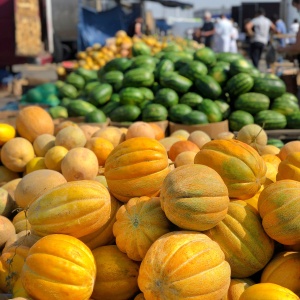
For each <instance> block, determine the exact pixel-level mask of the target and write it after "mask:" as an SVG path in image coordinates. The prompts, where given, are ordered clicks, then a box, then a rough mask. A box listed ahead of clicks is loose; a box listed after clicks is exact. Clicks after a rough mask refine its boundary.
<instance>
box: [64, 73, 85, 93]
mask: <svg viewBox="0 0 300 300" xmlns="http://www.w3.org/2000/svg"><path fill="white" fill-rule="evenodd" d="M66 83H68V84H71V85H73V86H75V88H76V89H77V90H78V91H81V90H82V89H83V88H84V86H85V80H84V78H83V77H82V76H80V75H78V74H76V73H75V72H72V73H70V74H69V75H68V76H67V78H66Z"/></svg>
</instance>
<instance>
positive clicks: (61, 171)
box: [0, 57, 300, 300]
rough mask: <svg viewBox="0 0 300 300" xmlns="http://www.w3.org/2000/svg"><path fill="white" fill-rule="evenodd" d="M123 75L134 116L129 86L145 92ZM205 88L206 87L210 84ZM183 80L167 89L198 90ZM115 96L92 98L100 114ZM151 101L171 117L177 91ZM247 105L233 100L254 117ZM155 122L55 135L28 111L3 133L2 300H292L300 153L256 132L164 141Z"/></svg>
mask: <svg viewBox="0 0 300 300" xmlns="http://www.w3.org/2000/svg"><path fill="white" fill-rule="evenodd" d="M207 61H209V59H208V57H207ZM237 69H238V68H237V67H236V69H235V72H237V71H236V70H237ZM132 70H133V71H135V70H136V69H132ZM138 72H140V70H138ZM139 74H140V73H139ZM175 74H176V76H177V75H178V74H177V73H175ZM240 74H241V73H238V74H236V75H234V76H239V75H240ZM130 75H131V76H129V79H128V80H129V82H130V85H131V86H128V87H126V88H127V89H130V90H129V96H128V95H127V92H128V90H123V92H122V94H123V95H122V97H123V99H126V101H127V102H128V103H126V104H123V106H126V107H129V111H130V108H132V106H133V104H131V101H138V100H136V99H139V95H140V92H141V91H140V90H139V89H140V88H138V87H137V86H132V80H133V79H135V80H136V81H137V80H138V81H139V82H146V83H147V82H150V79H151V76H149V77H145V76H144V77H143V76H141V74H140V76H137V77H135V76H133V75H132V73H131V74H130ZM125 76H126V75H125ZM153 76H155V75H153ZM178 76H181V75H178ZM204 76H206V77H202V76H201V77H199V78H197V79H196V81H197V80H198V79H200V81H197V82H198V83H199V85H201V86H202V85H203V86H205V84H207V82H208V83H209V84H210V81H209V80H210V78H209V79H208V80H207V75H204ZM182 77H183V76H182ZM175 78H176V77H175ZM183 78H185V79H180V80H182V83H183V84H182V85H181V86H179V87H178V86H176V85H175V84H174V82H173V79H172V80H171V81H170V82H172V84H173V87H175V88H176V89H177V90H178V89H180V90H182V91H183V90H186V87H187V86H188V84H187V83H188V82H192V80H190V79H189V78H187V77H183ZM232 78H234V77H232ZM135 80H133V82H135ZM272 80H278V79H272ZM249 82H250V81H249ZM252 82H254V80H252ZM95 83H96V84H97V85H98V84H99V83H98V81H96V82H95ZM103 85H104V87H103ZM109 86H111V84H108V83H102V84H101V85H100V89H98V90H97V89H95V90H97V96H98V95H102V96H101V97H95V94H94V101H96V100H97V102H98V103H100V102H102V101H105V100H101V99H107V98H108V97H107V93H108V91H110V90H111V89H110V88H109ZM246 86H247V85H246V84H245V85H244V88H245V87H246ZM112 89H113V88H112ZM132 89H133V90H132ZM134 89H137V90H134ZM204 90H205V91H206V92H207V93H211V91H210V90H209V89H208V88H207V89H204ZM144 91H145V90H144ZM146 91H147V90H146ZM159 91H160V93H159V94H158V96H159V98H160V97H161V98H160V99H162V100H161V101H162V102H163V101H164V103H165V105H162V104H159V103H153V104H148V105H146V106H145V108H146V107H148V106H150V105H155V106H157V105H161V106H162V107H163V108H164V109H165V111H167V114H168V112H169V110H168V108H169V109H170V108H174V106H170V103H172V102H173V101H174V99H177V98H176V96H175V95H176V94H175V92H176V91H175V90H174V88H170V87H165V88H161V89H159ZM165 93H167V95H168V97H165ZM177 93H179V92H177ZM188 93H193V92H190V91H188V92H187V93H185V95H186V96H185V101H186V103H190V104H192V106H190V105H188V104H186V103H181V104H180V105H183V107H185V106H186V107H188V108H189V109H190V112H189V113H192V112H199V113H201V112H202V111H200V110H196V109H194V107H196V106H200V105H202V107H203V111H205V109H207V106H208V107H210V105H212V104H211V103H213V104H215V101H216V100H213V99H206V98H204V99H203V100H202V101H200V103H197V101H198V100H197V97H190V94H188ZM249 93H257V92H249ZM249 93H248V95H247V94H246V93H245V94H243V95H244V96H243V97H242V100H240V101H241V102H242V103H243V101H245V106H246V104H247V105H248V107H251V104H252V103H253V102H255V100H254V101H252V97H253V94H250V95H249ZM272 93H275V90H273V91H272ZM130 95H134V97H133V98H132V97H130ZM177 95H178V94H177ZM196 95H197V96H199V94H196ZM211 95H212V94H211ZM192 96H193V95H192ZM199 97H200V96H199ZM254 97H255V95H254ZM260 97H261V99H262V102H263V103H260V104H261V107H262V106H263V105H266V103H268V101H267V100H266V97H267V96H266V95H262V96H260ZM279 97H286V94H285V96H279ZM211 98H214V97H211ZM215 98H216V99H219V97H217V96H216V97H215ZM198 99H199V98H198ZM247 99H250V100H249V101H247ZM166 100H168V101H166ZM71 101H72V100H71ZM74 101H76V100H74ZM82 101H83V100H82ZM109 101H110V102H109ZM149 101H155V100H149ZM83 102H84V103H87V104H88V105H89V104H91V103H89V102H86V101H83ZM106 102H107V103H114V101H112V100H106ZM73 103H74V102H73ZM75 103H76V102H75ZM116 103H118V102H116ZM273 103H274V102H273ZM91 105H92V104H91ZM119 107H122V106H118V107H117V108H116V109H118V108H119ZM136 107H137V108H139V106H136ZM73 109H74V110H76V106H75V108H73ZM119 109H120V108H119ZM139 109H140V110H141V108H139ZM253 109H254V106H253V107H252V111H255V109H254V110H253ZM94 111H95V110H92V111H91V112H94ZM262 111H266V110H262ZM237 112H238V111H237ZM202 113H203V114H204V115H205V116H206V118H207V119H210V120H215V119H214V118H217V117H216V116H217V113H216V112H215V113H211V114H210V111H208V110H207V111H206V113H205V112H202ZM258 113H259V112H258ZM174 114H175V115H176V116H177V118H180V113H179V111H176V110H175V111H174ZM151 116H152V115H151V114H150V118H149V120H147V122H144V121H143V120H139V121H132V123H131V124H130V125H129V126H128V127H116V126H109V125H106V126H102V127H101V126H100V125H101V123H97V122H95V124H94V123H93V124H91V123H85V122H81V123H75V122H73V121H71V120H70V119H69V120H62V121H61V122H59V123H56V124H55V122H54V120H53V119H52V118H51V116H50V113H49V112H47V111H46V110H44V109H43V108H41V107H39V106H33V105H31V106H30V105H29V106H26V107H25V108H23V109H21V110H20V111H19V112H18V114H17V117H16V122H15V124H14V126H12V125H8V124H0V141H1V156H0V158H1V165H0V195H1V197H0V199H1V201H0V224H1V226H0V247H1V254H0V292H1V293H3V294H9V295H10V296H8V297H9V298H7V299H16V300H17V299H27V300H30V299H31V300H38V299H47V300H57V299H66V300H68V299H70V300H71V299H72V300H74V299H76V300H77V299H78V300H88V299H90V300H98V299H99V300H100V299H101V300H102V299H128V300H138V299H145V300H152V299H188V298H191V297H192V298H194V299H199V300H201V299H206V300H217V299H231V300H249V299H255V300H276V299H279V298H280V299H295V300H299V296H300V252H299V250H300V248H299V245H300V222H299V209H300V205H299V201H298V200H299V193H300V182H299V181H300V176H299V174H300V169H299V166H300V156H299V153H300V141H290V142H287V143H283V142H282V141H280V140H276V139H269V138H268V135H267V132H266V131H265V130H264V128H263V127H262V126H260V125H258V124H247V125H244V126H243V127H242V128H240V129H239V130H238V132H237V133H233V132H222V133H220V134H219V136H218V138H214V139H211V137H210V136H209V135H208V134H206V133H205V132H203V131H201V130H195V131H193V132H191V133H190V132H188V131H186V130H183V129H181V130H176V131H174V132H173V133H171V134H170V135H169V136H168V135H167V134H166V132H167V131H165V128H164V129H163V128H162V127H160V126H161V125H160V123H156V122H150V121H152V120H151V119H152V118H153V117H151ZM110 117H111V116H110ZM255 117H257V115H255ZM278 297H279V298H278Z"/></svg>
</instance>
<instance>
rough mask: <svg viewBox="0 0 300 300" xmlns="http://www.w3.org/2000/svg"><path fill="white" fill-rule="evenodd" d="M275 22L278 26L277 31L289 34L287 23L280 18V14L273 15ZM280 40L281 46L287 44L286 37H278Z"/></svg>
mask: <svg viewBox="0 0 300 300" xmlns="http://www.w3.org/2000/svg"><path fill="white" fill-rule="evenodd" d="M272 19H273V22H274V24H275V26H276V30H277V32H278V33H279V34H287V30H286V25H285V23H284V22H283V20H281V19H280V18H279V16H278V15H276V14H275V15H273V18H272ZM277 40H278V42H279V45H280V46H281V47H284V46H285V44H286V43H285V41H286V39H285V38H279V39H277Z"/></svg>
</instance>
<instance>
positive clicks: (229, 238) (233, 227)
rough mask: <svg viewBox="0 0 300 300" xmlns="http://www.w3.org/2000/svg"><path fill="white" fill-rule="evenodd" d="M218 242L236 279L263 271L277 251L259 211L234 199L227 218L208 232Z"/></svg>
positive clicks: (230, 204)
mask: <svg viewBox="0 0 300 300" xmlns="http://www.w3.org/2000/svg"><path fill="white" fill-rule="evenodd" d="M204 233H206V234H207V235H208V236H209V237H210V238H211V239H212V240H214V241H215V242H217V243H218V244H219V246H220V248H221V249H222V250H223V252H224V253H225V257H226V261H228V263H229V264H230V268H231V276H232V277H233V278H246V277H248V276H251V275H253V274H255V273H256V272H258V271H260V270H262V269H263V268H264V267H265V265H266V264H267V263H268V262H269V260H270V259H271V257H272V255H273V252H274V243H273V240H272V239H270V238H269V237H268V235H267V234H266V233H265V232H264V229H263V227H262V225H261V219H260V217H259V214H258V212H257V211H256V210H255V209H254V208H253V207H252V206H251V205H249V204H247V203H246V202H245V201H242V200H237V201H231V202H230V203H229V207H228V213H227V215H226V217H225V218H224V219H223V220H222V221H221V222H220V223H219V224H217V225H216V226H215V227H214V228H212V229H210V230H208V231H205V232H204Z"/></svg>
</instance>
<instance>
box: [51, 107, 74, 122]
mask: <svg viewBox="0 0 300 300" xmlns="http://www.w3.org/2000/svg"><path fill="white" fill-rule="evenodd" d="M48 112H49V114H50V116H51V117H52V119H58V118H68V116H69V115H68V110H67V109H66V108H65V107H63V106H54V107H50V108H49V110H48Z"/></svg>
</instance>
